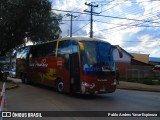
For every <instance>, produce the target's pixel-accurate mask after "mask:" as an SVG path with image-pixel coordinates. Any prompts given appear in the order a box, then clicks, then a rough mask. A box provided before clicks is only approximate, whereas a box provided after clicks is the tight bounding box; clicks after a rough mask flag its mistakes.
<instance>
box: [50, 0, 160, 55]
mask: <svg viewBox="0 0 160 120" xmlns="http://www.w3.org/2000/svg"><path fill="white" fill-rule="evenodd" d="M51 1H52V8H53V11H54V12H55V13H57V14H61V15H62V16H63V19H62V22H61V25H60V27H61V30H62V35H61V36H62V37H67V36H68V37H69V35H70V19H71V17H70V16H67V15H66V14H67V13H69V14H72V15H73V16H76V17H73V23H72V36H73V37H74V36H83V37H89V34H90V18H91V16H90V15H88V14H83V13H86V12H84V10H87V11H90V7H89V6H87V5H85V3H87V4H89V3H92V4H93V5H95V6H96V5H98V7H93V12H96V13H97V14H96V15H93V37H94V38H98V39H102V40H105V41H108V42H109V43H111V44H112V45H119V46H121V47H122V48H123V49H125V50H126V51H127V52H129V53H140V54H149V56H150V57H160V0H51ZM58 10H60V11H58ZM64 11H72V12H64Z"/></svg>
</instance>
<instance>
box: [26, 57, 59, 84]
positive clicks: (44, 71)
mask: <svg viewBox="0 0 160 120" xmlns="http://www.w3.org/2000/svg"><path fill="white" fill-rule="evenodd" d="M56 77H57V75H56V57H53V56H50V57H46V58H37V59H32V60H30V61H29V68H28V78H29V80H30V81H32V82H34V83H39V84H45V85H49V86H54V81H55V80H56Z"/></svg>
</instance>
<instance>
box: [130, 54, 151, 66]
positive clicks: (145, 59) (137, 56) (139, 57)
mask: <svg viewBox="0 0 160 120" xmlns="http://www.w3.org/2000/svg"><path fill="white" fill-rule="evenodd" d="M131 55H132V56H133V57H134V60H137V61H140V62H142V63H147V64H148V63H149V54H139V53H131Z"/></svg>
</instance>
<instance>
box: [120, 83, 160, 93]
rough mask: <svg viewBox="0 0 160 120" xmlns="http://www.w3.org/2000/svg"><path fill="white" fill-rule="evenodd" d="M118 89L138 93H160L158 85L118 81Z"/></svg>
mask: <svg viewBox="0 0 160 120" xmlns="http://www.w3.org/2000/svg"><path fill="white" fill-rule="evenodd" d="M117 88H118V89H127V90H138V91H151V92H160V85H146V84H141V83H133V82H125V81H120V82H119V85H117Z"/></svg>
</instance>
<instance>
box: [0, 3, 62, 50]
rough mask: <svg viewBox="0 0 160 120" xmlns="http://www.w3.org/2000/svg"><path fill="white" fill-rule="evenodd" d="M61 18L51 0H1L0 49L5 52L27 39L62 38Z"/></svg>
mask: <svg viewBox="0 0 160 120" xmlns="http://www.w3.org/2000/svg"><path fill="white" fill-rule="evenodd" d="M61 19H62V17H61V16H60V15H57V14H55V13H54V12H52V11H51V2H50V1H49V0H1V2H0V43H1V46H0V51H1V52H4V53H5V52H6V51H8V50H10V49H12V48H15V47H17V46H19V45H22V44H24V43H26V42H27V40H30V41H32V42H36V43H37V42H45V41H48V40H51V39H56V38H58V37H59V34H60V33H61V29H60V27H59V22H60V21H61ZM26 38H27V39H26Z"/></svg>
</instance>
